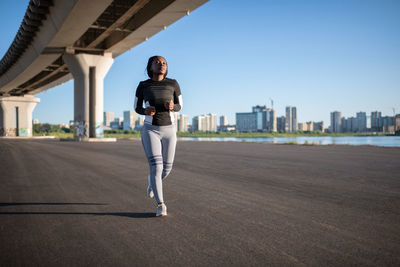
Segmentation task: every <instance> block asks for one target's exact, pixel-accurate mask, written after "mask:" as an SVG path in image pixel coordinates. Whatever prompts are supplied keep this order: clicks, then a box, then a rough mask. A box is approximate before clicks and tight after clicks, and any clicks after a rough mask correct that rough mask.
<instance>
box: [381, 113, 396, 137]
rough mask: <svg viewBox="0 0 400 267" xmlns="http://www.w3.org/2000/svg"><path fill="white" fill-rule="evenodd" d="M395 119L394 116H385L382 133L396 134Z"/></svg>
mask: <svg viewBox="0 0 400 267" xmlns="http://www.w3.org/2000/svg"><path fill="white" fill-rule="evenodd" d="M395 128H396V125H395V118H394V117H393V116H384V117H382V131H383V132H385V133H394V132H395Z"/></svg>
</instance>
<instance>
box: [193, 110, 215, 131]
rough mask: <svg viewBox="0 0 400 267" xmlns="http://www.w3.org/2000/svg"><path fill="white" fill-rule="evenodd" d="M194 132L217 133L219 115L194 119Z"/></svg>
mask: <svg viewBox="0 0 400 267" xmlns="http://www.w3.org/2000/svg"><path fill="white" fill-rule="evenodd" d="M192 130H193V131H209V132H216V131H217V115H215V114H207V115H199V116H195V117H193V119H192Z"/></svg>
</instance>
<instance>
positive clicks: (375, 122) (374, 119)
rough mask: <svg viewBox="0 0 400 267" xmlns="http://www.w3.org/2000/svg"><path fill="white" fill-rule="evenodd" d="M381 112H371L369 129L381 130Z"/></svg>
mask: <svg viewBox="0 0 400 267" xmlns="http://www.w3.org/2000/svg"><path fill="white" fill-rule="evenodd" d="M382 126H383V123H382V112H378V111H373V112H371V131H373V132H381V131H382Z"/></svg>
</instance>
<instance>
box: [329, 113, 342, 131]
mask: <svg viewBox="0 0 400 267" xmlns="http://www.w3.org/2000/svg"><path fill="white" fill-rule="evenodd" d="M341 131H342V113H341V112H339V111H334V112H331V132H333V133H340V132H341Z"/></svg>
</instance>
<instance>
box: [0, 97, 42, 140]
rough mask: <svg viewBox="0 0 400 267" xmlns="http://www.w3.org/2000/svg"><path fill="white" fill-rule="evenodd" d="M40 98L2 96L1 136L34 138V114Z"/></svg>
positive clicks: (0, 101)
mask: <svg viewBox="0 0 400 267" xmlns="http://www.w3.org/2000/svg"><path fill="white" fill-rule="evenodd" d="M39 102H40V99H39V98H36V97H34V96H32V95H25V96H0V136H29V137H31V136H32V112H33V110H34V109H35V107H36V104H37V103H39Z"/></svg>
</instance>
